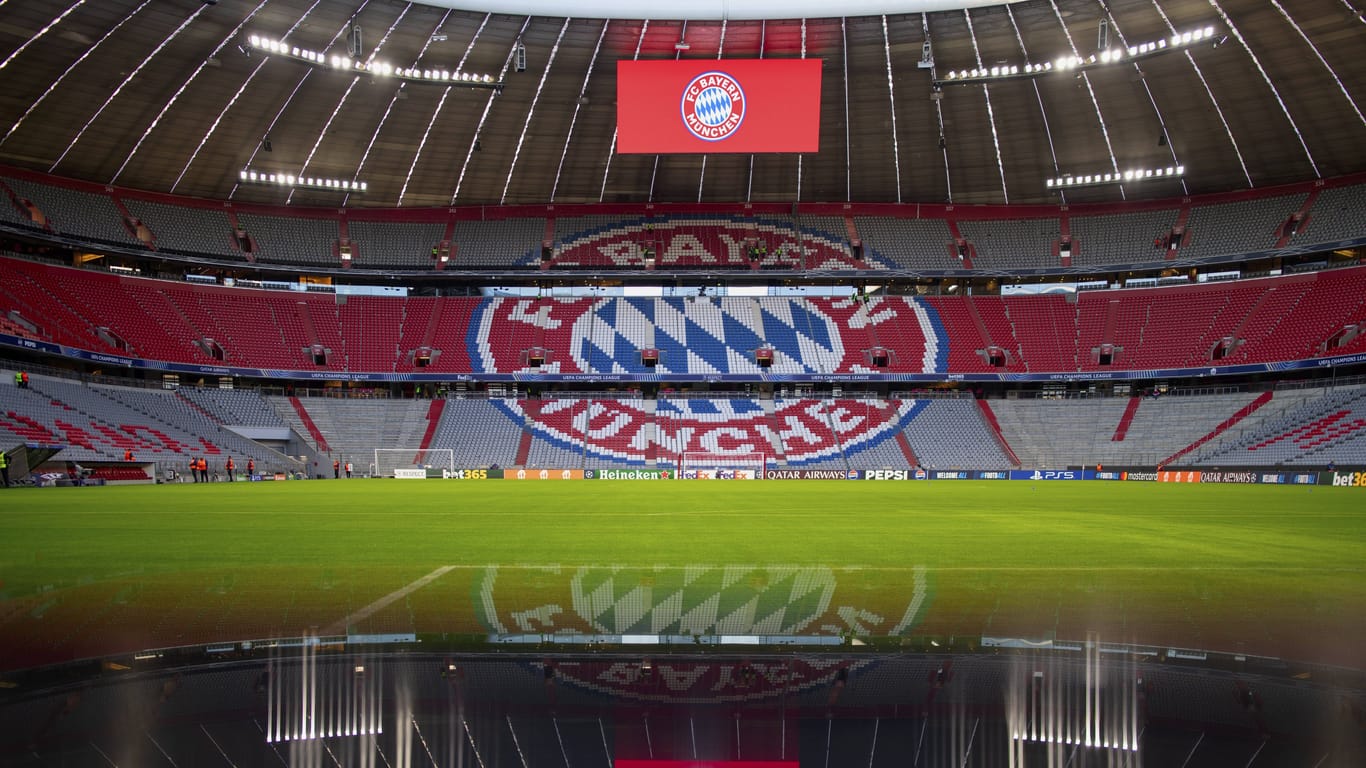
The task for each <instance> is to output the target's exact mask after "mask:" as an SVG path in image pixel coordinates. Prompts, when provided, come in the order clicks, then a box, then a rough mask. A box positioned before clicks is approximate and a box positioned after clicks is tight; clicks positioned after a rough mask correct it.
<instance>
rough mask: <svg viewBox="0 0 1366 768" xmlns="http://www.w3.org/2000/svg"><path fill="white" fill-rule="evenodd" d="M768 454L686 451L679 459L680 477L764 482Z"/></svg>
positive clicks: (758, 452)
mask: <svg viewBox="0 0 1366 768" xmlns="http://www.w3.org/2000/svg"><path fill="white" fill-rule="evenodd" d="M767 468H768V454H766V453H763V452H761V451H757V452H754V453H737V454H719V453H707V452H701V451H684V452H683V454H682V455H680V456H679V457H678V477H679V478H680V479H685V480H762V479H763V477H764V470H765V469H767Z"/></svg>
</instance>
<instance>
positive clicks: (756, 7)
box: [410, 0, 1020, 21]
mask: <svg viewBox="0 0 1366 768" xmlns="http://www.w3.org/2000/svg"><path fill="white" fill-rule="evenodd" d="M410 2H414V3H417V4H420V5H434V6H437V7H439V8H454V9H457V10H463V11H487V12H489V13H499V14H507V15H513V16H551V17H556V18H563V17H566V16H572V17H574V18H579V19H652V20H670V21H674V20H684V19H686V20H689V21H703V20H715V21H720V20H721V19H729V20H732V21H735V20H754V19H802V18H806V19H826V18H839V17H841V16H843V17H851V16H880V15H882V14H906V13H928V12H931V11H953V10H961V9H964V8H983V7H986V6H993V5H1008V4H1010V3H1015V2H1020V0H844V1H843V2H840V3H838V4H835V5H833V6H832V5H831V3H830V2H829V0H654V2H651V3H648V4H642V3H640V1H639V0H410ZM836 10H837V11H838V12H837V13H836V12H832V11H836Z"/></svg>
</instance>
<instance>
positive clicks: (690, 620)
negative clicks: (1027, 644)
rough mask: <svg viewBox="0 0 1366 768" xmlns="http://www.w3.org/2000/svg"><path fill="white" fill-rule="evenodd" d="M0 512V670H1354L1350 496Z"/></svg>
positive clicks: (325, 499) (219, 502)
mask: <svg viewBox="0 0 1366 768" xmlns="http://www.w3.org/2000/svg"><path fill="white" fill-rule="evenodd" d="M0 500H2V505H3V506H2V508H0V509H2V511H0V635H2V636H3V637H4V639H3V640H0V659H3V661H0V667H3V668H9V669H13V668H17V667H25V666H32V665H36V664H42V663H50V662H57V661H65V660H69V659H74V658H83V657H87V656H94V655H102V654H109V653H126V652H129V651H133V650H140V649H145V648H159V647H169V646H179V645H191V644H196V643H209V642H218V641H231V640H244V639H261V638H268V637H278V636H297V635H300V634H304V633H309V632H312V633H317V634H322V635H334V634H347V633H388V632H397V633H407V632H413V633H417V634H418V635H419V636H423V637H429V636H440V637H448V638H449V637H458V636H468V637H484V636H486V635H489V634H504V635H507V634H547V633H573V632H578V633H589V634H592V633H602V634H670V635H690V634H693V635H695V634H705V635H712V634H756V635H768V636H789V635H827V636H843V637H846V638H848V637H857V638H860V639H861V640H863V641H865V642H867V643H868V644H870V645H871V646H873V647H874V648H878V647H882V648H889V647H891V648H894V647H899V645H900V644H901V643H915V642H923V641H925V640H926V639H935V640H936V641H937V642H938V641H942V642H944V643H950V644H957V645H958V646H959V647H963V648H973V647H977V646H978V645H979V643H980V640H981V638H982V637H984V636H987V637H1005V638H1021V639H1026V640H1030V641H1041V640H1047V639H1058V640H1077V639H1084V638H1085V637H1086V636H1087V634H1088V633H1092V632H1094V633H1098V635H1099V637H1100V639H1101V640H1103V641H1113V642H1135V643H1140V644H1148V645H1159V646H1165V647H1170V648H1194V649H1208V650H1215V651H1227V652H1236V653H1247V654H1254V655H1272V656H1282V657H1286V658H1291V659H1296V660H1301V661H1314V662H1325V663H1331V664H1337V665H1345V666H1349V667H1353V668H1362V667H1363V666H1366V659H1363V656H1364V655H1366V652H1364V651H1363V648H1364V647H1366V644H1363V643H1362V642H1361V640H1360V638H1361V637H1363V636H1366V503H1364V502H1366V496H1363V495H1362V492H1361V491H1360V489H1356V488H1332V487H1303V486H1231V485H1172V484H1155V483H1119V482H1111V483H1105V482H1070V483H1069V482H1027V481H1026V482H944V481H940V482H862V481H796V480H791V481H785V480H767V481H759V482H733V481H717V482H706V481H650V482H639V481H603V480H599V481H588V480H585V481H570V482H515V481H505V482H502V481H500V482H495V481H455V480H450V481H441V480H428V481H424V482H416V481H411V482H410V481H396V480H360V479H356V480H342V481H305V482H288V483H282V482H276V483H234V484H213V485H193V484H191V485H176V486H133V487H111V488H72V489H11V490H6V491H0Z"/></svg>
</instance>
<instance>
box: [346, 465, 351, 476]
mask: <svg viewBox="0 0 1366 768" xmlns="http://www.w3.org/2000/svg"><path fill="white" fill-rule="evenodd" d="M346 479H347V480H350V479H351V462H349V461H348V462H346Z"/></svg>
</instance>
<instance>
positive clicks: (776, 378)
mask: <svg viewBox="0 0 1366 768" xmlns="http://www.w3.org/2000/svg"><path fill="white" fill-rule="evenodd" d="M0 346H7V347H17V348H19V349H26V350H29V351H32V352H43V353H46V354H50V355H61V356H62V357H68V358H71V359H74V360H83V361H86V362H91V363H100V364H103V365H116V366H119V367H121V368H132V369H139V370H147V371H161V372H164V373H178V374H191V375H198V376H241V377H246V378H256V379H293V380H309V379H311V380H314V381H361V382H367V381H368V382H390V381H413V382H458V381H465V382H546V383H558V382H586V383H598V382H602V383H610V382H633V381H640V382H660V381H668V382H680V383H687V382H762V381H771V382H808V381H810V382H860V381H866V382H884V381H885V382H944V381H963V382H1010V381H1022V382H1031V381H1128V380H1133V379H1165V378H1198V377H1206V376H1250V375H1254V374H1263V373H1280V372H1286V371H1303V370H1312V369H1316V368H1330V367H1337V366H1342V365H1355V364H1357V363H1366V353H1359V354H1355V355H1337V356H1334V357H1319V358H1314V359H1310V360H1290V361H1286V362H1280V363H1254V364H1247V365H1225V366H1211V367H1209V368H1165V369H1161V370H1150V371H1081V372H1070V373H809V374H783V373H767V374H712V375H707V374H666V375H639V374H629V373H350V372H346V371H319V370H311V371H295V370H276V369H270V368H234V367H231V366H221V365H194V364H189V363H167V362H162V361H160V360H143V359H142V358H137V357H123V356H120V355H111V354H107V353H104V352H90V351H87V350H84V349H77V348H75V347H67V346H62V345H60V344H52V343H50V342H46V341H35V340H33V339H25V338H21V337H19V336H11V335H9V334H3V333H0ZM1012 479H1016V478H1012Z"/></svg>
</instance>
